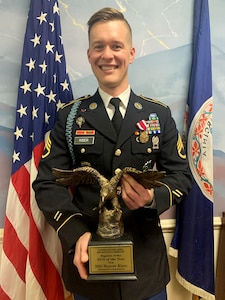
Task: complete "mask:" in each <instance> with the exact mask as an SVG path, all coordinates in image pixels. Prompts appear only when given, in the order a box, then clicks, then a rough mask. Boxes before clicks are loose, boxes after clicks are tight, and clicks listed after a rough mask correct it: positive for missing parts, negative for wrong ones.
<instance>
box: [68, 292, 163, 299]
mask: <svg viewBox="0 0 225 300" xmlns="http://www.w3.org/2000/svg"><path fill="white" fill-rule="evenodd" d="M74 297H75V298H74V299H75V300H90V299H89V298H86V297H83V296H79V295H77V294H75V295H74ZM143 300H167V294H166V289H165V290H163V291H162V292H161V293H159V294H157V295H155V296H152V297H149V298H146V299H143Z"/></svg>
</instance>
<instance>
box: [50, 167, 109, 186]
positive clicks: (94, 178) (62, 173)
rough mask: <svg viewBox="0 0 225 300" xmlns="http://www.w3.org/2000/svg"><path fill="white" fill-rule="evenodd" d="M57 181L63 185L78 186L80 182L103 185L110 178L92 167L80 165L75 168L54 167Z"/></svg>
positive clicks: (53, 171) (53, 170)
mask: <svg viewBox="0 0 225 300" xmlns="http://www.w3.org/2000/svg"><path fill="white" fill-rule="evenodd" d="M52 173H53V175H54V176H55V177H56V178H57V179H56V182H57V183H58V184H60V185H63V186H76V185H78V184H99V185H100V186H102V185H103V184H105V183H107V182H108V180H107V179H106V178H105V177H104V176H103V175H101V174H100V173H99V172H98V171H97V170H96V169H94V168H92V167H88V166H85V167H78V168H75V169H73V170H63V169H57V168H52Z"/></svg>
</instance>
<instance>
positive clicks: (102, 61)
mask: <svg viewBox="0 0 225 300" xmlns="http://www.w3.org/2000/svg"><path fill="white" fill-rule="evenodd" d="M134 56H135V49H134V48H133V47H132V41H131V36H130V33H129V30H128V28H127V26H126V24H125V23H124V22H123V21H120V20H113V21H108V22H99V23H96V24H94V25H93V27H92V28H91V31H90V37H89V49H88V60H89V62H90V64H91V68H92V71H93V73H94V75H95V76H96V78H97V80H98V84H99V86H100V87H101V88H102V89H103V90H104V91H105V92H107V93H109V94H110V95H112V96H118V95H119V94H120V93H122V92H123V91H124V90H125V89H126V88H127V87H128V66H129V64H130V63H132V62H133V60H134Z"/></svg>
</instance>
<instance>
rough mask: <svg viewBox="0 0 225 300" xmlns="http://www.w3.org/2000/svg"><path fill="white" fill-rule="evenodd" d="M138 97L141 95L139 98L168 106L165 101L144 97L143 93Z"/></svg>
mask: <svg viewBox="0 0 225 300" xmlns="http://www.w3.org/2000/svg"><path fill="white" fill-rule="evenodd" d="M139 97H141V98H142V99H144V100H147V101H150V102H153V103H156V104H159V105H161V106H163V107H168V106H167V105H166V104H165V103H163V102H160V101H159V100H156V99H151V98H148V97H145V96H143V95H139Z"/></svg>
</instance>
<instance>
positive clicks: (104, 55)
mask: <svg viewBox="0 0 225 300" xmlns="http://www.w3.org/2000/svg"><path fill="white" fill-rule="evenodd" d="M102 58H103V59H111V58H113V51H112V49H111V48H110V47H108V46H107V47H105V48H104V50H103V52H102Z"/></svg>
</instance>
